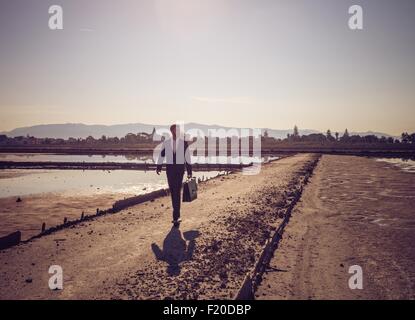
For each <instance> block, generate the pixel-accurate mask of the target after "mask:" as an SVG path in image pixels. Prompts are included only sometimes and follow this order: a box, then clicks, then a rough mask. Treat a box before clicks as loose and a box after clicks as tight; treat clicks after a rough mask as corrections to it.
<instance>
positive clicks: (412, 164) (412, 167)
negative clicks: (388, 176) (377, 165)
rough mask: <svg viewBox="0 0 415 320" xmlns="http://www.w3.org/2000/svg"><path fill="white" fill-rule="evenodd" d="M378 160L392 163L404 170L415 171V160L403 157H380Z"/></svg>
mask: <svg viewBox="0 0 415 320" xmlns="http://www.w3.org/2000/svg"><path fill="white" fill-rule="evenodd" d="M376 161H381V162H387V163H390V164H392V165H394V166H396V167H398V168H400V169H402V170H403V171H406V172H411V173H415V161H414V160H410V159H401V158H378V159H376Z"/></svg>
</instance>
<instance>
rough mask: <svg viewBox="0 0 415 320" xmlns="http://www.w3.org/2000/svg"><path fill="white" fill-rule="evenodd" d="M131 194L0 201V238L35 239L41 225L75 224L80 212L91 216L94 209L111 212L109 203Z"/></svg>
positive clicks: (62, 195)
mask: <svg viewBox="0 0 415 320" xmlns="http://www.w3.org/2000/svg"><path fill="white" fill-rule="evenodd" d="M128 196H133V194H131V195H128V194H114V193H106V194H99V195H98V194H97V195H82V194H78V195H77V194H74V193H73V192H72V193H70V194H65V193H42V194H38V195H26V196H22V197H21V199H22V201H21V202H16V199H17V198H16V197H7V198H1V199H0V207H1V209H0V219H1V221H2V222H1V225H0V237H2V236H6V235H7V234H10V233H11V232H14V231H17V230H19V231H20V232H21V233H22V240H26V239H29V238H30V237H33V236H35V235H38V234H39V233H40V232H41V230H42V223H44V222H45V224H46V228H50V227H54V226H57V225H59V224H61V223H63V219H64V218H65V217H66V218H68V220H76V219H79V218H80V217H81V214H82V212H84V213H85V215H86V214H89V215H90V214H95V213H96V209H98V208H99V209H101V210H105V209H108V208H111V207H112V205H113V203H114V202H115V201H118V200H122V199H124V197H128Z"/></svg>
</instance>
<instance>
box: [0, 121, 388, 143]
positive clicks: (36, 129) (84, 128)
mask: <svg viewBox="0 0 415 320" xmlns="http://www.w3.org/2000/svg"><path fill="white" fill-rule="evenodd" d="M185 126H186V127H191V128H196V129H200V130H202V131H203V132H205V133H206V132H207V130H208V129H218V128H224V129H230V128H231V127H221V126H218V125H206V124H200V123H187V124H185ZM167 127H168V126H167V125H152V124H144V123H128V124H117V125H87V124H82V123H64V124H45V125H36V126H31V127H22V128H16V129H14V130H11V131H8V132H1V134H5V135H7V136H9V137H17V136H27V135H29V136H34V137H37V138H61V139H68V138H69V137H72V138H86V137H88V136H92V137H94V138H100V137H101V136H103V135H105V136H107V137H123V136H125V135H126V134H127V133H139V132H146V133H151V131H152V130H153V128H156V129H158V128H167ZM262 130H267V132H268V135H269V136H270V137H274V138H277V139H284V138H286V137H287V134H288V133H290V134H291V133H292V132H293V130H292V129H288V130H281V129H280V130H278V129H270V128H262ZM299 133H300V135H308V134H311V133H319V131H318V130H312V129H305V130H301V129H300V130H299ZM342 134H343V132H341V133H340V135H342ZM350 134H352V135H353V134H359V135H369V134H374V135H376V136H378V137H381V136H385V137H390V135H388V134H386V133H381V132H371V131H368V132H350Z"/></svg>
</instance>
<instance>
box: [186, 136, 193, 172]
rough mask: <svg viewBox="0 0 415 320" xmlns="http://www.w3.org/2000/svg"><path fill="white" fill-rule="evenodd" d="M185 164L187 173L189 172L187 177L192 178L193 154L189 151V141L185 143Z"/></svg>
mask: <svg viewBox="0 0 415 320" xmlns="http://www.w3.org/2000/svg"><path fill="white" fill-rule="evenodd" d="M184 154H185V157H184V163H185V165H186V171H187V176H188V177H191V176H192V161H191V160H192V159H191V156H192V155H191V154H190V151H189V143H188V142H187V141H185V142H184Z"/></svg>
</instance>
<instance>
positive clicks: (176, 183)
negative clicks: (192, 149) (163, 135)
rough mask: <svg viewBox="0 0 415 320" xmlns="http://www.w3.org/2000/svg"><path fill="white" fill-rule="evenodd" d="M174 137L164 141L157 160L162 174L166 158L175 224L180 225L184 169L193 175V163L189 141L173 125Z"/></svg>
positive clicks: (158, 168) (158, 169) (178, 128)
mask: <svg viewBox="0 0 415 320" xmlns="http://www.w3.org/2000/svg"><path fill="white" fill-rule="evenodd" d="M170 132H171V135H172V137H171V138H170V139H166V140H164V142H163V146H162V149H161V152H160V156H159V158H158V161H157V169H156V172H157V174H160V172H161V169H162V166H163V161H164V159H166V174H167V182H168V184H169V189H170V195H171V201H172V205H173V221H172V222H173V224H174V226H176V227H177V226H179V224H180V222H181V219H180V202H181V190H182V183H183V176H184V170H185V167H186V171H187V177H188V178H189V179H190V178H191V177H192V165H191V163H190V153H189V150H188V143H187V142H186V141H185V140H184V137H183V135H181V134H180V127H179V126H177V125H175V124H174V125H172V126H171V127H170Z"/></svg>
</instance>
